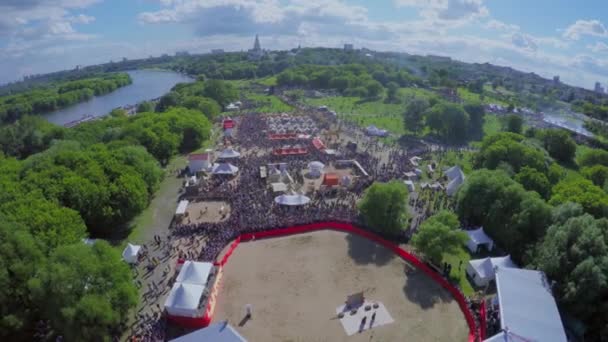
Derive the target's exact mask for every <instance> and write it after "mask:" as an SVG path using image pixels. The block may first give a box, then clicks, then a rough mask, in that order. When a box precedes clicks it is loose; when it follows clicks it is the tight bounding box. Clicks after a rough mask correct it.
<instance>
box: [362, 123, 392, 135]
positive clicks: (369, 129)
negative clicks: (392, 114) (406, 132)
mask: <svg viewBox="0 0 608 342" xmlns="http://www.w3.org/2000/svg"><path fill="white" fill-rule="evenodd" d="M365 131H366V132H367V134H368V135H372V136H376V137H386V136H388V131H387V130H385V129H379V128H378V127H376V126H374V125H371V126H367V128H366V129H365Z"/></svg>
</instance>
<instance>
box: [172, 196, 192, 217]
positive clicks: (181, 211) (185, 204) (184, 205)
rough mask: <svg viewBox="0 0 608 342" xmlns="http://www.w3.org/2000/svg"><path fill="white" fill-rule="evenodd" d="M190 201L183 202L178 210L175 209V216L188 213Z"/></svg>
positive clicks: (178, 206) (180, 202)
mask: <svg viewBox="0 0 608 342" xmlns="http://www.w3.org/2000/svg"><path fill="white" fill-rule="evenodd" d="M188 203H190V202H188V200H181V201H179V204H178V205H177V209H175V215H183V214H185V213H186V208H188Z"/></svg>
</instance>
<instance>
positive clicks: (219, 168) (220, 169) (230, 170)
mask: <svg viewBox="0 0 608 342" xmlns="http://www.w3.org/2000/svg"><path fill="white" fill-rule="evenodd" d="M211 172H213V174H214V175H233V174H235V173H237V172H239V168H238V167H236V166H234V165H232V164H229V163H219V164H213V169H212V170H211Z"/></svg>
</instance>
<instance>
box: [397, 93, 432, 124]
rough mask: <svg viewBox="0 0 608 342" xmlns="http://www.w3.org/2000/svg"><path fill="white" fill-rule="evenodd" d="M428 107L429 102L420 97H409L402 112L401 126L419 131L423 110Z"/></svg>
mask: <svg viewBox="0 0 608 342" xmlns="http://www.w3.org/2000/svg"><path fill="white" fill-rule="evenodd" d="M427 109H429V102H428V101H427V100H426V99H425V98H422V97H414V98H412V99H410V100H409V101H408V103H407V105H406V106H405V112H404V113H403V126H404V127H405V129H406V130H409V131H412V132H414V133H418V132H420V129H421V128H422V126H423V121H422V120H423V118H424V112H426V110H427Z"/></svg>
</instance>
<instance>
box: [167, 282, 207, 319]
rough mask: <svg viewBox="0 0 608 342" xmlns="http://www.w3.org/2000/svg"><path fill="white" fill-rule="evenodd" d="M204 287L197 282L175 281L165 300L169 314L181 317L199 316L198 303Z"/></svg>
mask: <svg viewBox="0 0 608 342" xmlns="http://www.w3.org/2000/svg"><path fill="white" fill-rule="evenodd" d="M204 292H205V287H204V286H202V285H197V284H185V283H180V282H175V284H173V287H172V288H171V292H169V296H168V297H167V300H166V301H165V309H166V310H167V313H168V314H169V315H173V316H181V317H199V316H200V314H201V312H200V311H199V307H198V306H199V304H200V302H201V297H202V296H203V293H204Z"/></svg>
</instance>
